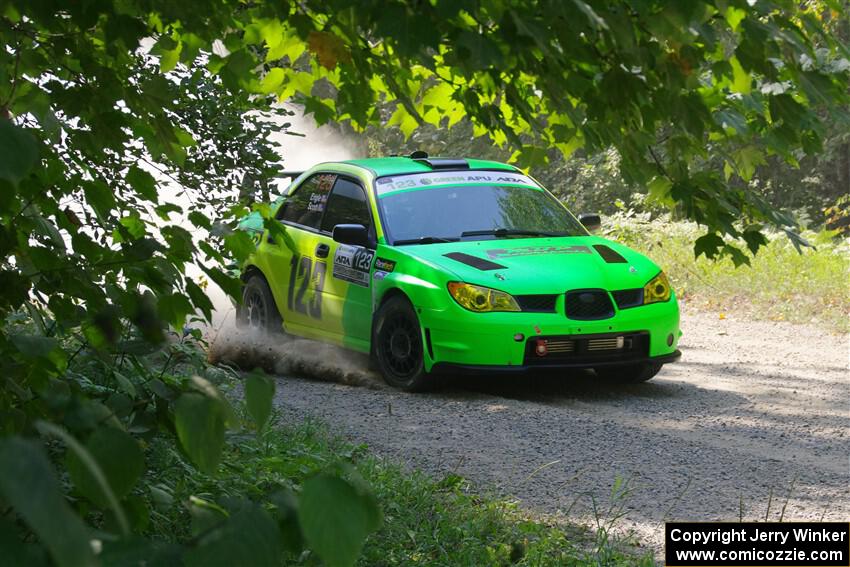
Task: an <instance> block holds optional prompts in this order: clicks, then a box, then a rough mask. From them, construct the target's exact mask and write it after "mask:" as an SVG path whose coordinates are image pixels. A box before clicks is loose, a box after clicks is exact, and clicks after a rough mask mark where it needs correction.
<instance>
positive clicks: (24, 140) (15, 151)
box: [0, 117, 38, 185]
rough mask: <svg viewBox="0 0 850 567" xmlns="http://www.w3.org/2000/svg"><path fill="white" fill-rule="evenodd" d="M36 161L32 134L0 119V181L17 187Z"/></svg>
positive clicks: (35, 149)
mask: <svg viewBox="0 0 850 567" xmlns="http://www.w3.org/2000/svg"><path fill="white" fill-rule="evenodd" d="M37 161H38V145H37V144H36V141H35V138H33V136H32V134H30V133H29V132H27V131H25V130H23V129H22V128H18V127H17V126H15V125H14V124H12V123H11V122H10V121H9V120H6V119H5V118H2V117H0V179H5V180H7V181H9V182H10V183H12V184H13V185H17V184H18V182H19V181H20V180H21V179H23V178H24V177H26V176H27V174H29V172H30V170H32V168H33V167H34V166H35V164H36V162H37Z"/></svg>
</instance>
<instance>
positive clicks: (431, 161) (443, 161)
mask: <svg viewBox="0 0 850 567" xmlns="http://www.w3.org/2000/svg"><path fill="white" fill-rule="evenodd" d="M413 160H414V161H418V162H419V163H421V164H425V165H427V166H428V167H430V168H431V169H469V163H468V162H467V161H466V160H465V159H457V158H421V159H416V158H413Z"/></svg>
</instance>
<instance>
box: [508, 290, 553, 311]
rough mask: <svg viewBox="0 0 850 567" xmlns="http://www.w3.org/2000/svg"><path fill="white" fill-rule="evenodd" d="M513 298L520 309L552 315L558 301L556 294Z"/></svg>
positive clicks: (516, 296)
mask: <svg viewBox="0 0 850 567" xmlns="http://www.w3.org/2000/svg"><path fill="white" fill-rule="evenodd" d="M514 298H515V299H516V302H517V303H518V304H519V308H520V309H522V310H523V311H530V312H532V313H554V312H555V302H556V301H558V295H557V294H555V295H550V294H538V295H515V296H514Z"/></svg>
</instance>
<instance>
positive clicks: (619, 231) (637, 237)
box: [603, 211, 850, 332]
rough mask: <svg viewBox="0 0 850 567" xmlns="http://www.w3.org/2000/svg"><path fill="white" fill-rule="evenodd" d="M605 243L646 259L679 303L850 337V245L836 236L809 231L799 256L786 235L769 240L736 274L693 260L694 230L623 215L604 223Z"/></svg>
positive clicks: (722, 265) (727, 266) (728, 265)
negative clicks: (623, 246) (664, 274)
mask: <svg viewBox="0 0 850 567" xmlns="http://www.w3.org/2000/svg"><path fill="white" fill-rule="evenodd" d="M603 226H604V230H605V233H606V235H607V236H609V237H611V238H614V239H616V240H618V241H620V242H623V243H624V244H627V245H628V246H631V247H633V248H635V249H636V250H639V251H641V252H644V253H646V254H648V255H650V256H651V257H652V258H653V260H655V261H656V262H658V264H659V265H660V266H661V267H662V268H663V269H664V270H665V271H666V272H667V273H668V274H669V275H670V278H671V280H672V283H673V288H674V289H675V290H676V293H677V295H678V296H679V298H680V299H683V300H684V301H685V302H687V303H688V304H690V305H695V306H697V307H698V308H700V309H706V310H710V311H713V312H715V313H723V314H724V316H725V315H726V314H729V315H732V314H734V315H735V316H736V317H747V318H750V317H751V318H756V319H768V320H772V321H791V322H795V323H815V324H818V325H823V326H824V327H826V328H827V329H828V330H832V331H834V332H836V331H837V332H847V331H850V325H848V314H850V289H848V285H849V284H848V282H850V241H848V240H846V239H836V238H835V232H834V231H829V230H824V231H822V232H820V233H814V232H806V233H803V236H804V237H806V238H807V239H808V240H809V241H811V242H812V243H813V244H814V247H813V248H807V249H805V250H803V252H802V253H799V252H798V251H797V250H796V249H795V248H794V247H793V245H792V244H790V243H789V242H788V239H787V238H785V235H784V234H780V233H772V234H769V235H768V241H767V244H766V245H765V250H764V252H765V253H760V254H758V255H756V256H754V257H752V258H751V262H750V265H749V266H745V267H740V268H737V267H736V266H735V264H734V263H733V262H732V261H731V260H722V261H709V260H706V259H705V258H697V259H696V260H694V257H693V252H692V251H691V250H690V246H689V244H688V243H689V242H691V241H692V239H693V238H695V237H696V235H698V234H699V227H697V226H696V225H694V224H693V223H686V222H672V221H671V220H670V219H669V218H665V217H659V218H656V219H652V220H650V217H649V215H646V214H635V213H633V212H631V211H624V212H622V213H621V214H619V215H614V216H611V217H607V218H604V219H603Z"/></svg>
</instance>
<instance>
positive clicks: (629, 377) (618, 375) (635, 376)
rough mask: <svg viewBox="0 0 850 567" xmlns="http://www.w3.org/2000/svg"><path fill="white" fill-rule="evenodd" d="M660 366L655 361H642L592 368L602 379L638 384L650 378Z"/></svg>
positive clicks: (656, 372)
mask: <svg viewBox="0 0 850 567" xmlns="http://www.w3.org/2000/svg"><path fill="white" fill-rule="evenodd" d="M661 366H662V365H661V364H658V363H655V362H644V363H640V364H628V365H623V366H603V367H600V368H594V371H595V372H596V375H597V376H599V377H600V378H602V379H603V380H609V381H611V382H619V383H621V384H639V383H641V382H646V381H648V380H651V379H652V378H653V377H654V376H655V375H656V374H658V371H659V370H661Z"/></svg>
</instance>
